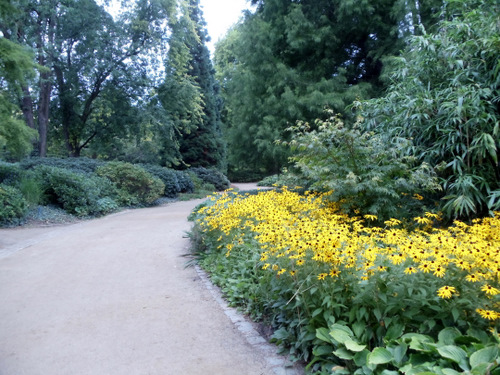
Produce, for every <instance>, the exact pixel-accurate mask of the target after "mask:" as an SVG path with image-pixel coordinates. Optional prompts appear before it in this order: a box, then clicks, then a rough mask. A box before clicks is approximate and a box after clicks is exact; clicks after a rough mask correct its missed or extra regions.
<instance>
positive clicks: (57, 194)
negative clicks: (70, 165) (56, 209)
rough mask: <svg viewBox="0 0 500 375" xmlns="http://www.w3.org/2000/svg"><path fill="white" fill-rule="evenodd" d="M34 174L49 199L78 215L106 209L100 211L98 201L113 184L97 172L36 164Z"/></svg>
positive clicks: (110, 192) (111, 190) (110, 189)
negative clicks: (89, 172)
mask: <svg viewBox="0 0 500 375" xmlns="http://www.w3.org/2000/svg"><path fill="white" fill-rule="evenodd" d="M34 174H35V176H36V179H37V180H38V181H39V182H41V184H42V187H43V191H44V194H45V197H46V199H47V200H48V201H49V202H51V203H56V204H58V205H60V206H61V207H62V208H63V209H64V210H65V211H67V212H69V213H71V214H74V215H77V216H87V215H93V214H102V213H104V212H106V210H104V211H102V209H101V208H100V207H99V205H98V203H97V202H98V200H99V199H101V198H104V197H106V196H108V197H109V196H112V195H113V194H114V186H113V185H112V184H110V183H109V181H107V180H106V179H103V178H99V177H97V176H92V175H87V174H83V173H77V172H73V171H70V170H67V169H62V168H57V167H49V166H43V165H41V166H38V167H36V168H35V169H34ZM110 199H112V198H110Z"/></svg>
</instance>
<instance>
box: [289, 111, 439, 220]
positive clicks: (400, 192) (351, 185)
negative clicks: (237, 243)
mask: <svg viewBox="0 0 500 375" xmlns="http://www.w3.org/2000/svg"><path fill="white" fill-rule="evenodd" d="M316 127H317V130H312V131H311V129H310V127H309V125H308V124H307V123H299V124H298V125H296V126H293V127H291V128H289V131H291V132H292V141H291V142H290V143H289V145H290V147H291V148H292V150H293V151H294V155H293V156H292V158H291V160H293V161H294V162H295V165H294V167H295V168H296V171H297V172H296V175H297V176H298V179H297V181H296V182H297V184H298V185H299V186H303V187H306V188H309V189H312V190H316V191H322V192H327V191H331V192H332V193H331V199H332V200H333V201H335V202H339V203H340V204H341V207H342V209H343V210H344V211H345V212H349V213H356V214H358V213H360V214H371V215H376V216H378V217H379V219H380V220H381V221H383V220H387V219H389V218H393V217H395V218H400V219H401V218H405V217H411V216H418V214H419V213H418V212H411V209H412V208H414V209H415V210H421V208H420V203H421V200H419V199H420V197H421V195H416V197H418V199H414V197H415V196H414V194H416V193H423V192H430V193H432V192H434V191H436V190H439V189H440V186H439V184H438V181H437V178H436V177H435V174H434V171H433V169H432V168H430V167H429V166H428V165H427V164H426V163H416V161H415V158H411V157H407V156H406V155H405V152H406V150H407V149H408V147H410V146H411V145H409V144H408V142H407V141H404V140H400V141H399V143H398V142H395V141H394V140H391V141H389V140H387V139H385V138H384V137H382V136H380V135H377V134H374V133H371V132H366V131H363V130H361V129H360V128H359V127H358V124H355V125H354V126H353V127H348V126H345V125H344V123H343V122H342V121H341V120H340V119H338V118H337V117H335V116H332V117H331V118H330V119H328V120H326V121H321V120H317V121H316Z"/></svg>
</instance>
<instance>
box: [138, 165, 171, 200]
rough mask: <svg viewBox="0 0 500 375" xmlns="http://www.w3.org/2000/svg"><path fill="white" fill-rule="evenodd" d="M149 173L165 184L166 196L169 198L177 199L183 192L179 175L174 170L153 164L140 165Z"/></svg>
mask: <svg viewBox="0 0 500 375" xmlns="http://www.w3.org/2000/svg"><path fill="white" fill-rule="evenodd" d="M140 166H141V167H142V168H144V169H145V170H146V171H147V172H149V173H151V174H152V175H153V176H155V177H157V178H159V179H160V180H161V181H162V182H163V183H164V184H165V193H164V195H165V196H166V197H169V198H175V197H176V196H177V194H178V193H180V191H181V187H180V185H179V180H178V177H177V176H178V174H177V173H176V171H174V170H173V169H168V168H164V167H160V166H159V165H153V164H140Z"/></svg>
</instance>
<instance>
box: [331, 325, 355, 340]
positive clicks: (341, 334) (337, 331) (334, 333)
mask: <svg viewBox="0 0 500 375" xmlns="http://www.w3.org/2000/svg"><path fill="white" fill-rule="evenodd" d="M331 328H332V329H331V330H330V336H331V337H332V338H333V339H334V340H335V341H337V342H338V343H340V344H344V343H345V342H346V341H347V340H349V339H351V338H352V336H353V333H352V331H351V330H350V329H349V327H347V326H344V325H342V324H337V323H335V324H333V325H332V326H331Z"/></svg>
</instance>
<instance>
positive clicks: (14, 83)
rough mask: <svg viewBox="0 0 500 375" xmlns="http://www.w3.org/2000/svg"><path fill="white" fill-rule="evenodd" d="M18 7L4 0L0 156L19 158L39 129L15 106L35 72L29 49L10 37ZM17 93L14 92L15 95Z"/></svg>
mask: <svg viewBox="0 0 500 375" xmlns="http://www.w3.org/2000/svg"><path fill="white" fill-rule="evenodd" d="M15 13H16V9H15V8H14V7H13V6H12V4H11V3H10V1H8V0H0V20H1V21H0V30H2V33H3V36H2V37H0V156H3V157H5V158H12V159H19V158H21V157H23V156H25V155H26V154H28V153H29V152H31V149H32V145H31V143H32V141H33V139H35V134H36V133H35V132H34V131H33V130H32V129H29V128H28V127H27V126H26V125H25V123H24V121H22V119H21V118H20V116H19V111H18V110H17V106H16V105H15V100H16V95H15V94H16V93H17V94H19V93H20V92H21V90H22V87H23V85H25V82H26V79H27V77H29V76H32V75H34V72H35V67H36V66H35V64H34V63H33V60H32V56H31V55H30V53H29V51H27V50H26V49H25V48H23V47H22V46H21V45H19V44H17V43H15V42H13V41H11V40H9V39H8V38H9V37H11V35H10V34H9V32H8V25H9V24H10V23H11V22H12V15H13V14H15ZM13 94H14V95H13Z"/></svg>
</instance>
